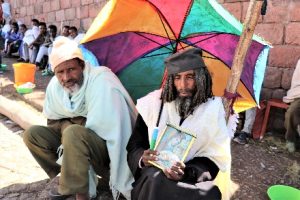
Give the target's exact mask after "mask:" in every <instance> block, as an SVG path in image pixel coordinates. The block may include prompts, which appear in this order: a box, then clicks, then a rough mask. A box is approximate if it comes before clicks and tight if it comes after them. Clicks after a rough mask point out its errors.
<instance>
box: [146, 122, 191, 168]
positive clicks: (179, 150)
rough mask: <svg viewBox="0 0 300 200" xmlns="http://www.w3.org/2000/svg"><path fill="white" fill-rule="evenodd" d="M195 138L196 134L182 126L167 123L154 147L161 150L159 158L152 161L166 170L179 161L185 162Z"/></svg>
mask: <svg viewBox="0 0 300 200" xmlns="http://www.w3.org/2000/svg"><path fill="white" fill-rule="evenodd" d="M195 139H196V135H195V134H193V133H190V132H188V131H186V130H184V129H182V128H181V127H178V126H175V125H172V124H167V126H166V128H165V129H164V131H163V133H162V134H160V136H159V138H158V140H157V142H156V144H155V147H154V150H157V151H158V152H159V156H158V160H157V161H150V163H151V164H153V165H154V166H156V167H158V168H160V169H162V170H164V169H165V168H170V167H171V166H172V165H173V164H174V163H175V162H177V161H182V162H183V161H184V159H185V158H186V156H187V155H188V152H189V150H190V148H191V147H192V145H193V142H194V141H195Z"/></svg>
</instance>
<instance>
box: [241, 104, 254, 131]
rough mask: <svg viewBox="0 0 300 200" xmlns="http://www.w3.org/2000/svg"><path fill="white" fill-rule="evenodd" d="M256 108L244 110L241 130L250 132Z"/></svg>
mask: <svg viewBox="0 0 300 200" xmlns="http://www.w3.org/2000/svg"><path fill="white" fill-rule="evenodd" d="M255 114H256V108H251V109H249V110H246V116H245V123H244V128H243V129H242V131H244V132H246V133H248V134H251V131H252V127H253V123H254V120H255Z"/></svg>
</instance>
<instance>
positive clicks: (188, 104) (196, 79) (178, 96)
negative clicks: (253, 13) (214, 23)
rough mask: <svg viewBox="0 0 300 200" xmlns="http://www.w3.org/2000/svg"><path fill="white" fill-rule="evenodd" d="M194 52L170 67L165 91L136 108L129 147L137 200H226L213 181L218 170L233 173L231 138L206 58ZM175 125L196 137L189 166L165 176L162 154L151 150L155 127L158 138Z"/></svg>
mask: <svg viewBox="0 0 300 200" xmlns="http://www.w3.org/2000/svg"><path fill="white" fill-rule="evenodd" d="M201 55H202V51H201V50H200V49H196V48H190V49H187V50H184V51H182V52H179V53H176V54H174V55H172V56H170V57H169V58H167V59H166V61H165V66H166V68H167V70H168V78H167V81H166V83H165V85H164V86H163V89H162V90H157V91H154V92H152V93H150V94H148V95H147V96H145V97H143V98H141V99H139V100H138V102H137V109H138V111H139V116H138V118H137V121H136V125H135V128H134V131H133V134H132V136H131V138H130V140H129V143H128V145H127V151H128V156H127V160H128V163H129V167H130V169H131V171H132V173H133V175H134V177H135V182H134V183H133V190H132V193H131V197H132V199H133V200H135V199H140V200H147V199H149V200H150V199H151V200H152V199H153V200H159V199H177V200H178V199H190V200H191V199H197V200H199V199H209V200H212V199H221V196H222V194H221V192H220V190H219V188H218V187H217V186H215V185H214V184H213V182H212V180H214V179H215V177H216V176H217V174H218V172H219V170H220V171H226V170H228V169H229V168H230V163H231V154H230V136H229V134H228V129H227V126H226V121H225V111H224V107H223V103H222V99H221V98H220V97H214V96H213V94H212V79H211V76H210V74H209V72H208V70H207V68H206V66H205V64H204V61H203V59H202V57H201ZM167 123H170V124H173V125H177V126H180V127H182V128H183V129H186V130H191V131H192V132H193V133H196V134H197V138H196V141H195V142H194V143H193V145H192V147H191V149H190V151H189V153H188V155H187V157H186V159H185V160H184V162H176V163H175V164H173V166H172V167H171V168H169V169H164V170H160V169H158V168H155V167H153V165H151V163H149V161H155V160H156V159H157V156H158V155H159V153H160V152H158V151H155V150H150V149H149V140H150V138H151V133H152V131H153V129H154V128H155V127H158V128H159V133H161V132H162V130H163V129H164V128H165V127H166V124H167Z"/></svg>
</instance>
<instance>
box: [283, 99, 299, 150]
mask: <svg viewBox="0 0 300 200" xmlns="http://www.w3.org/2000/svg"><path fill="white" fill-rule="evenodd" d="M299 124H300V98H299V99H296V100H295V101H293V102H292V103H291V104H290V106H289V108H288V110H287V111H286V113H285V121H284V125H285V128H286V133H285V138H286V140H287V148H288V150H289V151H290V152H294V151H295V142H296V137H297V134H298V131H297V129H298V125H299Z"/></svg>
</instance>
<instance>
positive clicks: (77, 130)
mask: <svg viewBox="0 0 300 200" xmlns="http://www.w3.org/2000/svg"><path fill="white" fill-rule="evenodd" d="M87 132H88V129H87V128H85V127H84V126H81V125H78V124H72V125H70V126H68V127H67V128H66V129H65V130H64V131H63V133H62V141H63V143H69V142H70V143H73V141H75V140H78V139H79V138H85V137H86V134H87Z"/></svg>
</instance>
